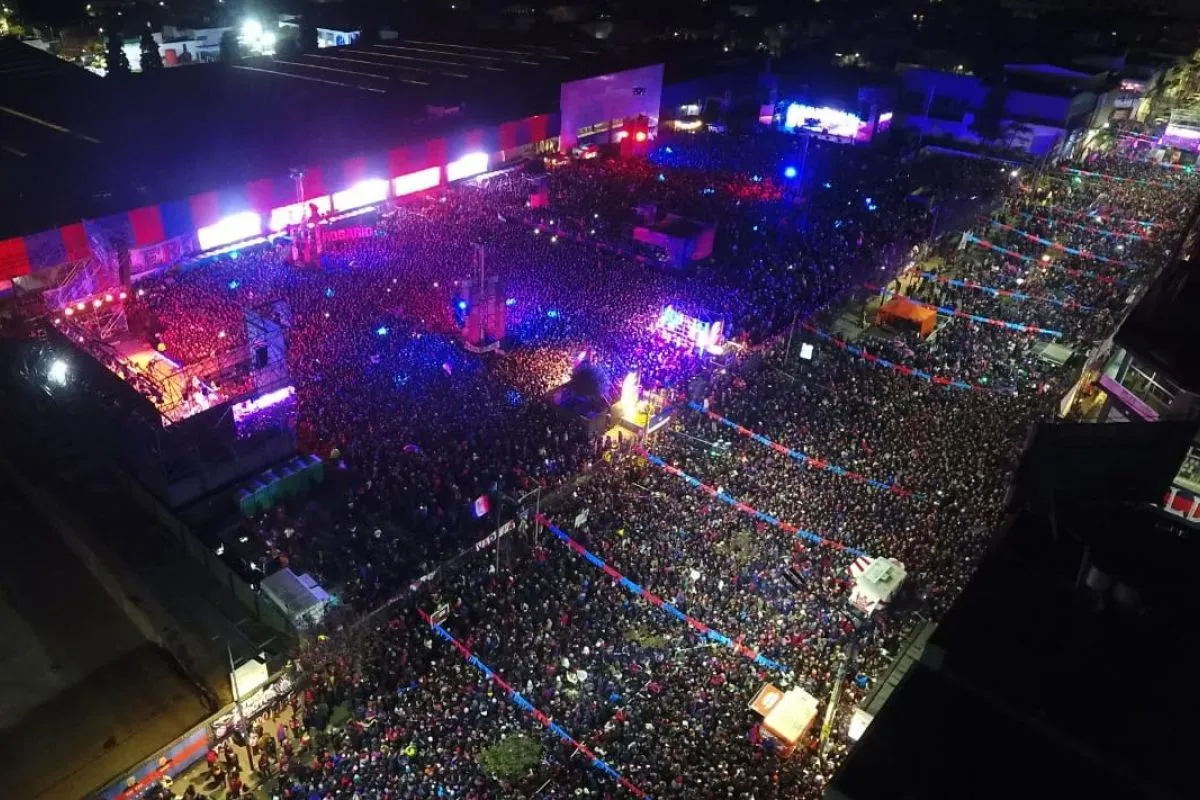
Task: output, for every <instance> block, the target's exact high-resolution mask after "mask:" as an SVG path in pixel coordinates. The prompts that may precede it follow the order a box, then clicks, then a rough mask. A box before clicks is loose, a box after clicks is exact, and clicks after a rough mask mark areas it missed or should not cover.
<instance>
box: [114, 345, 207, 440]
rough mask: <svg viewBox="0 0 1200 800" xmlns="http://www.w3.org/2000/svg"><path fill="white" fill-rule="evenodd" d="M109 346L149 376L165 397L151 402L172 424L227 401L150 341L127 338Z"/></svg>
mask: <svg viewBox="0 0 1200 800" xmlns="http://www.w3.org/2000/svg"><path fill="white" fill-rule="evenodd" d="M109 346H110V347H111V348H112V350H113V351H114V352H115V353H116V354H117V355H118V356H119V357H120V359H121V362H122V363H123V364H124V366H125V367H126V368H127V369H131V370H133V371H134V372H135V373H137V374H139V375H142V376H144V377H146V378H147V379H148V380H149V381H150V382H151V383H152V384H154V386H155V387H157V388H158V390H159V391H160V392H161V394H162V396H161V397H150V398H149V399H150V401H151V402H152V403H154V405H155V407H157V408H158V410H159V411H160V412H161V413H162V415H163V417H164V418H166V419H167V420H169V421H170V422H180V421H181V420H185V419H187V418H188V417H190V416H193V415H195V414H198V413H199V412H201V411H206V410H207V409H209V408H211V407H212V406H214V405H216V404H218V403H220V402H221V401H222V400H223V399H224V398H223V397H222V396H221V393H220V392H218V391H217V390H215V389H214V388H213V387H212V385H211V384H208V383H205V382H201V381H198V380H197V379H193V378H192V377H191V376H189V375H188V374H187V372H186V371H185V370H184V369H183V367H182V366H181V365H180V364H178V363H176V362H175V361H172V360H171V359H170V358H167V356H165V355H163V354H162V353H160V352H158V351H157V350H155V349H154V348H153V347H151V346H150V343H149V342H146V341H143V340H140V339H138V338H137V337H134V336H124V337H120V338H118V339H114V340H113V341H111V342H109ZM143 394H144V392H143Z"/></svg>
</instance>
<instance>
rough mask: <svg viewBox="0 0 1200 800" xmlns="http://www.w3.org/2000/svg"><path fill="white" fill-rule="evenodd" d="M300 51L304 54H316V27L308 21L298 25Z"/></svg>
mask: <svg viewBox="0 0 1200 800" xmlns="http://www.w3.org/2000/svg"><path fill="white" fill-rule="evenodd" d="M300 49H301V50H302V51H304V52H305V53H315V52H317V26H316V25H314V24H312V23H311V22H309V21H308V20H304V21H302V22H301V23H300Z"/></svg>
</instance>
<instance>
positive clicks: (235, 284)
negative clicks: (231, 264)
mask: <svg viewBox="0 0 1200 800" xmlns="http://www.w3.org/2000/svg"><path fill="white" fill-rule="evenodd" d="M238 286H239V284H238V282H237V281H230V282H229V288H230V289H231V290H232V289H236V288H237V287H238Z"/></svg>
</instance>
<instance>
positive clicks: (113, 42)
mask: <svg viewBox="0 0 1200 800" xmlns="http://www.w3.org/2000/svg"><path fill="white" fill-rule="evenodd" d="M104 61H105V64H107V66H108V74H109V75H110V76H115V75H128V74H129V59H128V58H127V57H126V55H125V40H124V39H122V38H121V34H119V33H112V34H109V36H108V39H106V40H105V44H104Z"/></svg>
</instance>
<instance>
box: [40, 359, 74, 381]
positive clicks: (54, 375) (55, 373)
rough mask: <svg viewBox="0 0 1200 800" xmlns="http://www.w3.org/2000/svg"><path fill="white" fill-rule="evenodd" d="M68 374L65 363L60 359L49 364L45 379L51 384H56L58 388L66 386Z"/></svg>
mask: <svg viewBox="0 0 1200 800" xmlns="http://www.w3.org/2000/svg"><path fill="white" fill-rule="evenodd" d="M68 372H69V370H68V368H67V362H65V361H63V360H62V359H61V358H56V359H54V361H53V362H52V363H51V364H50V370H49V372H47V373H46V377H47V378H49V379H50V382H51V383H56V384H58V385H59V386H66V385H67V374H68Z"/></svg>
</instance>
